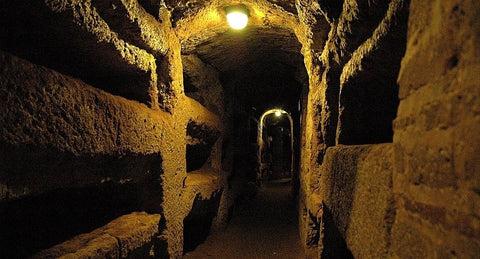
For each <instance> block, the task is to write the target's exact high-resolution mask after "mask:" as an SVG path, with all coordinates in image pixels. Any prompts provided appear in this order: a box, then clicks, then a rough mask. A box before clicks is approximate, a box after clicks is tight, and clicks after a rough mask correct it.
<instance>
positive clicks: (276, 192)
mask: <svg viewBox="0 0 480 259" xmlns="http://www.w3.org/2000/svg"><path fill="white" fill-rule="evenodd" d="M291 190H292V188H291V183H290V182H285V181H276V182H267V183H264V184H263V186H262V187H261V188H260V189H259V191H258V194H257V195H256V196H255V197H253V198H252V199H251V200H247V201H243V202H240V203H239V205H238V207H237V208H236V211H235V212H234V215H233V218H232V220H231V221H230V223H229V224H228V226H227V229H226V230H225V231H220V232H218V233H215V234H212V235H210V236H209V237H208V238H207V240H206V241H205V242H204V243H203V244H201V245H199V246H198V247H197V248H196V249H195V250H194V251H192V252H190V253H187V254H186V255H185V256H184V258H304V257H305V256H304V252H303V248H302V246H301V244H300V237H299V234H298V233H299V232H298V227H297V226H298V223H297V216H296V211H297V210H296V208H295V199H294V198H293V197H292V194H291Z"/></svg>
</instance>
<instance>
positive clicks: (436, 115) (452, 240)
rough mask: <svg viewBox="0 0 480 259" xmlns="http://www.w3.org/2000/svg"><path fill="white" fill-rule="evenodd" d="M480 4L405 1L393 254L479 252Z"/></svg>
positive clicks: (475, 254) (463, 254) (469, 255)
mask: <svg viewBox="0 0 480 259" xmlns="http://www.w3.org/2000/svg"><path fill="white" fill-rule="evenodd" d="M479 15H480V5H479V4H478V2H477V1H471V0H470V1H445V0H432V1H416V0H412V1H411V4H410V18H409V23H408V41H407V51H406V53H405V57H404V58H403V60H402V68H401V71H400V74H399V77H398V82H399V84H400V93H399V96H400V106H399V108H398V116H397V118H396V119H395V123H394V132H395V134H394V155H395V167H394V168H395V169H394V193H395V201H396V204H397V207H398V209H397V219H396V221H395V224H394V227H393V230H392V239H393V252H394V254H395V255H396V256H398V257H437V258H442V257H459V258H474V257H478V255H479V254H480V242H479V238H480V227H479V226H480V221H479V216H480V207H479V205H480V195H479V190H480V188H479V187H480V175H479V173H480V153H479V151H480V137H479V134H478V132H479V129H480V115H479V111H480V88H479V81H480V76H479V75H480V55H479V54H480V52H479V49H478V46H479V43H480V21H479V19H478V17H479Z"/></svg>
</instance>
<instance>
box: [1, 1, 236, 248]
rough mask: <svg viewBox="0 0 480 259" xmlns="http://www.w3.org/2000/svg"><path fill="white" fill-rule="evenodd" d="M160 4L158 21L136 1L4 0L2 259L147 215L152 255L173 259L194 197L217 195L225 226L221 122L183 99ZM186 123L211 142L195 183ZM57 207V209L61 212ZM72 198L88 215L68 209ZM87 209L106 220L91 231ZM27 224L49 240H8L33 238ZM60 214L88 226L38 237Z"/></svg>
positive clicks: (176, 46) (176, 56) (173, 43)
mask: <svg viewBox="0 0 480 259" xmlns="http://www.w3.org/2000/svg"><path fill="white" fill-rule="evenodd" d="M159 8H160V9H159V10H158V17H154V16H152V15H151V14H149V13H148V12H146V11H145V10H144V9H143V7H142V5H141V4H139V2H137V1H120V0H119V1H116V0H114V1H100V0H99V1H60V0H59V1H40V0H37V1H7V2H6V3H5V4H2V6H1V7H0V12H1V14H2V18H1V19H2V24H3V25H2V28H1V35H2V36H1V41H0V43H1V44H0V48H1V49H2V52H1V58H0V60H1V66H0V67H1V71H0V72H1V77H0V78H1V79H0V83H1V88H0V97H1V98H0V106H1V108H2V111H4V112H2V113H1V115H0V121H1V123H0V129H1V130H0V131H1V135H0V141H1V145H0V147H1V149H0V151H1V158H0V165H1V167H0V186H1V188H0V190H1V191H0V194H1V196H0V198H1V199H0V210H1V212H2V213H1V218H0V220H1V225H2V231H1V233H2V235H1V239H2V240H1V241H2V242H0V243H2V245H1V247H0V248H1V249H0V254H1V255H5V256H10V255H19V254H18V251H23V252H22V253H24V254H22V255H23V256H29V255H31V254H33V253H35V252H38V251H39V250H42V249H45V248H47V247H49V246H52V245H55V244H59V243H61V242H63V241H65V239H67V238H69V237H71V236H72V235H76V234H80V233H83V232H85V231H86V232H88V231H92V230H93V229H95V228H99V227H101V226H103V225H104V224H106V223H108V221H111V220H113V219H114V218H115V217H118V216H121V215H123V214H126V213H131V212H132V211H138V210H146V211H148V212H153V213H157V214H161V217H160V220H159V222H158V231H159V232H158V233H156V234H155V235H154V236H155V237H156V238H155V239H154V241H153V242H154V246H155V249H154V251H153V252H154V253H155V256H158V257H164V256H165V257H168V256H170V257H181V254H182V252H183V251H182V250H183V230H184V229H183V220H184V218H185V217H186V216H187V215H188V214H189V213H190V211H191V210H192V208H193V203H194V201H195V199H196V198H197V197H201V198H202V199H210V198H211V197H212V196H213V195H214V194H216V193H218V192H219V191H221V190H223V192H222V196H221V197H222V200H221V205H219V208H221V209H220V210H223V211H220V210H219V211H218V212H216V214H218V215H217V218H218V219H216V220H215V222H214V224H215V225H216V226H221V225H222V222H224V221H225V218H226V213H227V212H226V210H227V209H228V207H229V206H230V205H229V204H228V203H229V202H230V200H229V199H226V198H225V197H227V196H225V195H227V194H228V191H227V188H225V186H226V177H227V173H226V172H225V171H223V170H222V168H221V166H220V164H221V161H220V160H221V153H222V151H221V149H222V142H221V141H222V137H221V135H222V134H223V125H222V121H221V120H220V118H219V116H218V115H217V114H214V113H212V112H211V111H209V110H208V109H207V108H205V107H204V106H203V105H202V104H200V103H198V102H196V101H195V100H192V99H190V98H188V97H186V96H185V95H184V94H183V76H182V75H183V71H182V62H181V55H180V42H179V40H178V39H177V38H176V36H175V33H174V32H173V28H172V25H171V24H170V16H169V15H170V14H169V11H168V10H167V8H166V7H165V6H163V5H161V6H159ZM149 11H150V12H152V10H149ZM7 52H8V53H7ZM18 57H21V58H18ZM26 60H28V61H26ZM85 82H86V83H85ZM215 101H217V100H215ZM212 105H213V104H212ZM215 105H216V106H217V107H218V106H219V104H215ZM220 105H221V104H220ZM189 122H194V123H195V124H196V125H198V127H199V130H198V131H199V133H198V134H196V136H194V137H195V138H197V140H198V142H199V143H203V142H208V141H206V140H212V139H214V140H213V141H212V142H214V143H209V145H211V149H210V150H211V154H210V155H209V156H208V159H207V162H205V165H206V166H205V168H204V169H205V170H202V171H200V172H199V174H196V175H195V177H193V178H192V177H191V178H192V179H187V178H188V176H187V172H186V171H187V170H186V160H187V155H186V146H187V142H188V139H190V138H191V136H190V137H189V136H187V135H188V134H189V132H187V125H188V124H189ZM212 134H213V135H215V136H214V137H212V136H211V135H212ZM205 139H206V140H205ZM212 177H213V178H214V179H215V181H210V179H211V178H212ZM187 180H188V181H187ZM186 183H189V184H186ZM192 183H193V184H192ZM192 185H193V186H196V187H195V188H192V187H191V186H192ZM82 194H88V197H89V198H88V199H89V201H82V200H81V199H82V197H81V196H82ZM100 194H101V195H102V199H100V198H101V197H100V196H101V195H100ZM103 196H105V197H103ZM112 197H115V198H118V199H113V198H112ZM54 201H61V202H62V203H61V204H62V205H61V206H60V207H61V209H60V212H58V213H54V212H56V208H55V207H54V206H55V202H54ZM80 201H81V203H78V204H81V206H85V207H84V208H77V207H76V206H73V205H72V204H76V203H77V202H80ZM111 202H113V203H114V204H109V203H111ZM32 204H36V205H37V206H38V207H41V209H35V206H34V205H32ZM92 204H96V205H97V206H98V207H99V208H101V209H100V211H99V212H98V213H99V215H95V216H92V219H93V218H95V219H103V220H104V221H101V220H100V221H99V222H96V223H95V224H93V223H92V224H91V225H89V220H90V218H82V217H81V216H75V215H74V214H76V212H78V211H81V212H82V213H84V212H85V215H91V213H90V212H91V211H90V212H89V210H93V211H95V210H96V208H97V207H94V206H92V207H90V205H92ZM44 205H48V206H50V207H44ZM63 205H65V206H63ZM109 209H111V210H112V212H110V211H108V210H109ZM30 213H31V214H30ZM52 213H53V214H52ZM102 213H106V214H108V217H107V215H106V214H105V215H104V214H102ZM49 215H53V216H54V217H50V216H49ZM61 215H63V216H64V218H70V219H71V221H72V222H69V223H65V222H64V220H63V219H61V217H62V216H61ZM80 215H83V214H80ZM134 217H135V216H134ZM28 218H35V219H36V223H35V225H34V226H35V228H36V230H35V231H34V232H35V233H37V234H38V236H36V237H38V239H37V240H45V239H48V240H47V241H45V242H43V241H42V242H43V243H42V244H35V242H36V241H32V240H29V242H30V243H29V244H27V243H26V242H22V241H25V240H27V241H28V238H25V237H24V236H25V235H20V234H15V233H16V232H17V231H16V230H21V229H25V230H26V231H29V230H28V226H30V225H28V226H24V225H22V224H21V219H28ZM57 218H58V219H59V221H57V222H58V223H60V222H62V224H63V223H65V224H66V226H77V225H79V226H80V225H82V226H83V224H84V223H85V226H84V227H83V228H79V229H75V230H72V231H71V232H69V233H62V234H58V233H54V232H52V231H42V228H45V229H44V230H48V229H46V228H48V225H45V224H42V220H46V221H50V222H49V224H54V223H55V220H56V219H57ZM77 219H78V220H77ZM37 221H38V222H37ZM105 221H106V222H105ZM66 222H68V220H67V221H66ZM8 223H12V224H8ZM13 223H14V224H13ZM29 224H30V223H29ZM32 224H33V223H32ZM5 226H8V228H7V230H8V231H4V230H5V229H4V228H3V227H5ZM60 229H61V230H62V231H63V230H66V229H70V228H69V227H65V228H60ZM20 232H21V231H20ZM10 234H13V235H14V236H15V238H17V239H14V238H12V237H13V236H10ZM42 235H44V237H42ZM45 237H46V238H45ZM62 238H63V239H62ZM33 239H35V237H34V238H33ZM3 241H8V242H3ZM17 241H20V242H17ZM32 242H33V243H32ZM145 242H150V240H147V241H145ZM8 244H15V246H9V245H8ZM107 252H108V251H107ZM106 254H107V253H106Z"/></svg>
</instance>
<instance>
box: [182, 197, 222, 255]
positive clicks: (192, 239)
mask: <svg viewBox="0 0 480 259" xmlns="http://www.w3.org/2000/svg"><path fill="white" fill-rule="evenodd" d="M222 192H223V190H220V191H218V192H216V193H214V194H213V195H212V197H211V198H210V199H202V198H201V197H200V194H198V195H197V197H196V198H195V201H194V203H193V207H192V210H191V211H190V213H189V214H188V215H187V217H185V219H184V220H183V243H184V245H183V253H184V254H185V253H187V252H190V251H193V250H194V249H195V248H196V247H197V246H198V245H200V244H201V243H203V242H204V241H205V240H206V239H207V236H208V235H209V234H210V228H211V226H212V222H213V219H214V218H215V217H216V216H217V212H218V207H219V205H220V198H221V197H222Z"/></svg>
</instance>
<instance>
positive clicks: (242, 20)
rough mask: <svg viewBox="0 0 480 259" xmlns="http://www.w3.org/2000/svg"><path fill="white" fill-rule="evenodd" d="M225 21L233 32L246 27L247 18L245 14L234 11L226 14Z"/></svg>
mask: <svg viewBox="0 0 480 259" xmlns="http://www.w3.org/2000/svg"><path fill="white" fill-rule="evenodd" d="M227 21H228V24H230V26H231V27H232V28H233V29H235V30H241V29H243V28H245V26H247V23H248V16H247V15H246V14H245V13H242V12H239V11H234V12H231V13H228V14H227Z"/></svg>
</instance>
